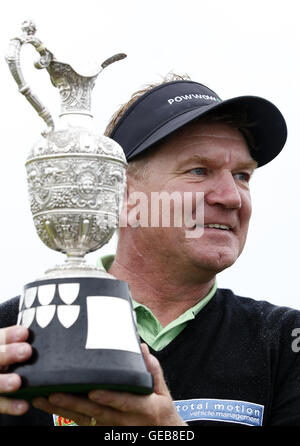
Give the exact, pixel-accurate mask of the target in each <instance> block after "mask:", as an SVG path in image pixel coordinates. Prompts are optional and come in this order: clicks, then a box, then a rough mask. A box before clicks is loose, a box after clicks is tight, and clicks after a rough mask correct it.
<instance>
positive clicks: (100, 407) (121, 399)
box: [33, 344, 186, 426]
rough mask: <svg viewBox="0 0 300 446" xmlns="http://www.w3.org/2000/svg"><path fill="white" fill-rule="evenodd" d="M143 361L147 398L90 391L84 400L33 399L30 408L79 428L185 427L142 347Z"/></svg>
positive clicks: (67, 397)
mask: <svg viewBox="0 0 300 446" xmlns="http://www.w3.org/2000/svg"><path fill="white" fill-rule="evenodd" d="M142 350H143V355H144V359H145V362H146V365H147V368H148V370H149V372H150V373H151V374H152V376H153V379H154V392H153V393H152V394H151V395H134V394H132V393H126V392H117V391H109V390H93V391H91V392H90V393H89V395H88V397H85V396H75V395H70V394H52V395H50V396H49V398H48V400H47V399H45V398H36V399H34V400H33V405H34V407H36V408H39V409H42V410H44V411H46V412H48V413H51V414H53V413H54V414H56V415H61V416H63V417H65V418H69V419H71V420H73V421H74V422H75V423H76V424H78V425H80V426H89V425H90V423H91V419H92V418H93V419H94V420H95V422H96V424H95V425H96V426H186V424H185V423H184V422H183V420H182V419H181V418H180V417H179V415H178V414H177V412H176V408H175V406H174V403H173V401H172V398H171V395H170V393H169V390H168V388H167V386H166V383H165V380H164V377H163V372H162V369H161V367H160V364H159V362H158V360H157V359H156V358H155V357H154V356H152V355H150V353H149V350H148V347H147V346H146V344H142Z"/></svg>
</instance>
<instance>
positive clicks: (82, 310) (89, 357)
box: [6, 277, 153, 401]
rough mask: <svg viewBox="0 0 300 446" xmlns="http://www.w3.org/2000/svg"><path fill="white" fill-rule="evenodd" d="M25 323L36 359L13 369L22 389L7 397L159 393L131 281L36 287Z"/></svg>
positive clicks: (24, 305)
mask: <svg viewBox="0 0 300 446" xmlns="http://www.w3.org/2000/svg"><path fill="white" fill-rule="evenodd" d="M19 323H20V324H21V325H25V326H27V327H28V328H29V330H30V334H31V335H30V339H29V342H30V343H31V345H32V349H33V355H32V357H31V358H30V360H29V361H27V362H24V363H20V364H18V365H16V366H14V367H13V368H11V370H10V372H15V373H17V374H19V375H20V376H21V378H22V386H21V388H20V389H19V390H18V391H16V392H13V393H7V394H6V396H9V397H12V398H22V399H26V400H29V401H30V400H32V398H34V397H36V396H44V397H46V396H48V395H50V394H51V393H55V392H68V393H75V394H77V393H78V394H87V393H88V392H89V391H91V390H94V389H110V390H118V391H125V392H133V393H137V394H150V393H152V392H153V379H152V376H151V374H150V373H149V372H148V370H147V368H146V365H145V362H144V358H143V356H142V353H141V349H140V343H139V336H138V333H137V330H136V324H135V320H134V316H133V310H132V304H131V298H130V293H129V289H128V285H127V283H126V282H123V281H120V280H114V279H106V278H105V279H103V278H80V277H79V278H65V279H48V280H41V281H36V282H32V283H30V284H28V285H26V286H25V290H24V296H23V298H22V301H21V303H20V312H19Z"/></svg>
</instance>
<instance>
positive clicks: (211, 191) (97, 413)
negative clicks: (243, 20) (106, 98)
mask: <svg viewBox="0 0 300 446" xmlns="http://www.w3.org/2000/svg"><path fill="white" fill-rule="evenodd" d="M108 134H109V136H110V137H111V138H113V139H115V140H116V141H117V142H119V143H120V144H121V146H122V147H123V149H124V152H125V154H126V157H127V160H128V161H129V167H128V185H127V207H126V209H127V211H126V212H127V213H126V215H125V217H128V216H130V215H132V211H134V208H135V206H136V203H135V200H133V199H132V197H133V196H135V195H134V194H135V192H138V193H139V194H142V195H143V196H145V197H146V198H147V203H148V205H147V207H146V210H145V209H142V210H140V212H139V215H138V216H137V215H135V217H136V218H135V222H134V223H135V224H133V225H131V224H127V225H124V227H121V228H120V229H119V241H118V248H117V253H116V256H115V259H114V261H113V263H112V266H111V267H110V272H111V273H112V274H113V275H114V276H115V277H117V278H119V279H121V280H125V281H127V282H128V283H129V285H130V288H131V292H132V297H133V304H134V308H135V311H136V315H137V325H138V330H139V334H140V336H141V339H142V342H143V353H144V357H145V361H146V364H147V367H148V369H149V371H150V372H151V373H152V375H153V378H154V392H153V394H151V395H148V396H141V395H139V396H137V395H131V394H128V393H120V392H112V391H92V392H90V394H89V395H88V396H84V397H83V396H75V395H66V394H56V395H51V396H50V397H49V398H48V399H43V398H36V399H35V400H34V401H33V405H34V407H35V408H38V409H40V410H41V412H39V411H37V410H36V409H30V410H29V411H28V407H29V405H28V403H26V402H22V401H21V402H20V401H19V402H16V401H14V400H12V401H11V400H9V399H6V398H1V399H0V412H2V413H3V414H12V415H16V414H25V415H21V416H20V417H9V416H5V415H4V416H3V419H4V420H5V421H4V422H6V423H9V422H11V423H12V422H13V423H14V424H16V423H17V422H18V420H21V421H20V423H21V424H22V423H28V424H33V423H37V424H39V423H48V422H49V420H50V418H47V415H46V413H48V414H49V417H50V416H51V414H57V415H60V416H62V417H66V418H68V419H72V420H73V421H74V422H75V423H77V424H79V425H127V426H132V425H160V426H162V425H173V426H184V425H186V424H199V425H200V424H203V425H213V424H226V425H228V423H237V424H244V425H262V424H264V425H276V424H277V425H279V424H286V425H290V424H300V380H299V376H300V364H299V361H300V360H299V355H298V354H297V351H298V349H297V348H296V349H295V348H293V341H295V339H294V338H293V336H294V335H293V333H294V334H295V333H297V331H295V329H297V328H298V327H300V312H298V311H296V310H292V309H289V308H284V307H276V306H274V305H271V304H269V303H267V302H265V301H255V300H252V299H249V298H244V297H239V296H236V295H235V294H234V293H233V292H232V291H230V290H222V289H218V288H217V285H216V275H217V273H219V272H220V271H222V270H224V269H225V268H228V267H229V266H231V265H232V264H233V263H234V262H235V261H236V259H237V258H238V257H239V255H240V254H241V252H242V250H243V247H244V244H245V241H246V236H247V230H248V224H249V219H250V216H251V200H250V189H249V181H250V178H251V175H252V173H253V171H254V169H255V168H256V167H260V166H262V165H264V164H266V163H268V162H270V161H271V160H272V159H273V158H275V156H277V155H278V154H279V152H280V151H281V149H282V148H283V146H284V144H285V141H286V134H287V132H286V125H285V121H284V119H283V117H282V115H281V113H280V112H279V111H278V109H277V108H276V107H275V106H274V105H273V104H271V103H270V102H268V101H266V100H264V99H262V98H258V97H241V98H234V99H230V100H227V101H221V99H220V98H219V97H218V95H217V94H216V93H215V92H213V91H212V90H210V89H209V88H207V87H205V86H203V85H201V84H199V83H197V82H192V81H190V80H185V79H180V80H178V79H177V78H175V79H173V80H171V81H170V82H166V83H162V84H161V85H159V86H156V87H153V88H150V89H148V90H147V91H144V92H139V93H138V94H137V95H136V96H134V97H133V98H132V100H131V101H130V102H129V104H127V105H126V106H125V107H123V108H122V109H121V111H120V112H119V113H118V114H117V115H116V116H115V117H114V118H113V120H112V123H111V124H110V126H109V128H108ZM153 192H155V193H167V194H168V195H169V196H174V195H172V194H174V193H177V196H178V197H181V198H182V201H183V202H184V198H185V196H186V195H185V194H186V193H189V194H190V196H192V207H191V215H190V217H191V218H190V220H189V221H192V222H193V225H190V226H187V225H186V223H185V221H184V222H183V223H182V225H175V224H174V225H173V226H172V225H171V227H165V226H164V225H162V224H160V225H155V226H154V227H153V226H152V227H151V224H150V225H147V224H145V222H144V223H143V224H142V217H143V218H144V216H142V215H141V213H142V211H143V212H146V211H147V212H146V213H147V218H148V222H149V221H150V222H151V221H153V217H156V216H155V215H154V213H155V210H154V207H153V206H152V203H151V200H152V197H153V196H152V193H153ZM197 192H198V193H199V192H201V193H202V194H203V197H204V198H203V201H202V206H203V207H202V209H203V215H202V217H203V219H202V220H201V218H199V215H198V217H197V206H198V205H199V202H198V201H197V200H196V199H195V197H196V195H197ZM169 210H170V215H171V216H173V217H174V216H175V214H176V212H177V211H178V208H176V206H175V204H174V202H171V201H170V209H169ZM123 217H124V215H123ZM138 217H139V218H138ZM159 217H161V215H160V216H159ZM200 217H201V215H200ZM139 219H140V220H139ZM146 220H147V219H146ZM128 221H129V222H130V218H129V217H128ZM143 221H144V220H143ZM12 305H13V304H12V303H9V302H8V303H7V304H6V308H7V307H9V306H10V308H11V307H12ZM15 306H16V304H15ZM4 311H5V309H3V310H2V314H6V316H2V320H4V319H5V320H4V322H3V323H2V325H4V324H5V325H6V326H8V325H13V322H12V321H13V320H16V314H14V313H15V310H10V313H8V312H6V313H4ZM8 314H9V315H12V314H13V316H10V317H9V316H7V315H8ZM14 318H15V319H14ZM5 321H6V322H5ZM27 337H28V331H27V330H26V329H25V328H22V327H18V328H16V327H9V328H7V329H2V331H1V338H0V339H2V342H0V344H2V345H3V351H4V353H3V354H2V356H1V358H2V359H1V365H2V367H4V368H5V367H6V366H7V365H10V364H13V363H15V362H18V361H24V360H26V359H28V358H29V357H30V356H31V348H30V345H29V344H28V343H27V342H26V340H27ZM4 344H5V348H4ZM147 345H148V346H147ZM294 346H295V344H294ZM19 386H20V378H19V377H18V376H17V375H15V374H10V373H6V374H2V375H0V391H2V392H3V391H7V390H8V389H10V390H16V389H17V388H19ZM26 413H27V415H26ZM42 414H43V415H42ZM26 417H27V418H26ZM34 417H35V418H34ZM42 417H44V418H43V420H42ZM9 420H10V421H9ZM11 420H13V421H11ZM22 420H23V421H22Z"/></svg>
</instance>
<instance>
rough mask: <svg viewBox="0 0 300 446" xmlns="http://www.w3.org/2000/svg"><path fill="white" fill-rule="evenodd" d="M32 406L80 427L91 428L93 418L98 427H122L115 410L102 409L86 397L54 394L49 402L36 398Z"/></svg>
mask: <svg viewBox="0 0 300 446" xmlns="http://www.w3.org/2000/svg"><path fill="white" fill-rule="evenodd" d="M32 405H33V406H34V407H36V408H37V409H40V410H43V411H45V412H48V413H50V414H53V413H55V414H56V415H60V416H62V417H65V418H69V419H71V420H72V421H74V422H75V423H76V424H78V425H79V426H89V425H90V422H91V418H92V417H93V418H95V419H96V420H97V423H96V425H98V426H118V425H122V421H121V419H120V416H119V414H118V413H117V412H116V411H114V410H113V409H110V408H106V407H101V406H100V405H98V404H96V403H94V402H93V401H90V400H89V399H87V398H86V397H84V396H78V395H70V394H52V395H50V396H49V398H48V400H47V399H45V398H35V399H34V400H33V401H32Z"/></svg>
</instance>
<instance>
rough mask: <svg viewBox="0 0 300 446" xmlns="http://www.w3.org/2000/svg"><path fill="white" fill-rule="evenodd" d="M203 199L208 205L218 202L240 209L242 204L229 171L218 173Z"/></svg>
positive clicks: (224, 205) (226, 206) (230, 207)
mask: <svg viewBox="0 0 300 446" xmlns="http://www.w3.org/2000/svg"><path fill="white" fill-rule="evenodd" d="M205 199H206V202H207V203H208V204H209V205H216V204H219V205H221V206H223V207H225V208H228V209H240V208H241V206H242V200H241V195H240V192H239V189H238V186H237V184H236V180H235V179H234V177H233V176H232V173H231V172H226V173H223V174H222V175H221V174H220V175H218V177H217V178H215V179H214V180H212V182H211V184H210V187H209V190H208V191H206V193H205Z"/></svg>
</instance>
